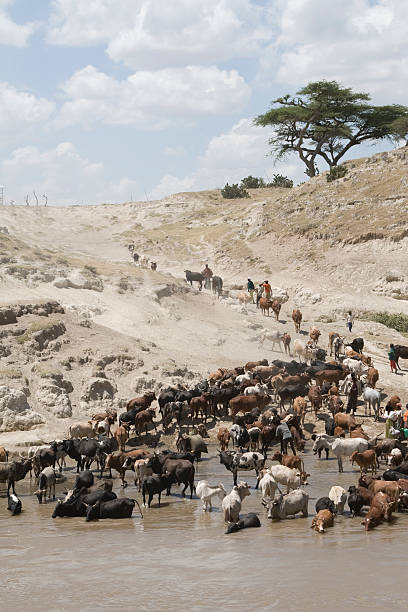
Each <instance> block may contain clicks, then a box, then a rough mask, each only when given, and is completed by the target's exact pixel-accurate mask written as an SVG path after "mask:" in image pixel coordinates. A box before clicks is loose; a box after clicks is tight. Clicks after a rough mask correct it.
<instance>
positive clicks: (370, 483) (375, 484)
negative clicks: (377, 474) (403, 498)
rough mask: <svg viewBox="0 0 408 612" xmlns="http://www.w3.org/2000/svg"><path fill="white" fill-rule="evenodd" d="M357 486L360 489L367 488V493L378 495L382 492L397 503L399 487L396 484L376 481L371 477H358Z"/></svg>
mask: <svg viewBox="0 0 408 612" xmlns="http://www.w3.org/2000/svg"><path fill="white" fill-rule="evenodd" d="M358 484H359V485H360V486H361V487H367V489H368V490H369V491H371V492H372V493H374V495H375V494H376V493H379V492H380V491H382V492H383V493H386V494H387V495H389V496H390V497H391V499H392V500H393V501H398V498H399V495H400V486H399V484H398V482H395V481H388V480H377V479H376V478H373V477H372V476H367V475H364V476H360V478H359V480H358Z"/></svg>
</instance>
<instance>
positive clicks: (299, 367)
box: [272, 359, 307, 376]
mask: <svg viewBox="0 0 408 612" xmlns="http://www.w3.org/2000/svg"><path fill="white" fill-rule="evenodd" d="M272 363H273V365H276V367H278V368H280V369H282V368H284V369H285V371H286V372H287V373H288V374H289V376H297V375H298V374H303V372H306V368H307V365H306V364H305V363H298V362H297V361H295V360H294V359H293V360H292V361H282V360H281V359H274V360H273V361H272Z"/></svg>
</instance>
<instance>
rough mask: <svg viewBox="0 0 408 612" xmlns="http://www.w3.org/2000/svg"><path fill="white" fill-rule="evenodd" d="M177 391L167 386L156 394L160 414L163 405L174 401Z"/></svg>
mask: <svg viewBox="0 0 408 612" xmlns="http://www.w3.org/2000/svg"><path fill="white" fill-rule="evenodd" d="M177 393H178V390H177V389H172V388H167V389H164V390H163V391H160V393H159V395H158V396H157V403H158V404H159V411H160V414H161V415H162V416H163V409H164V407H165V405H166V404H169V403H171V402H174V401H175V400H176V395H177Z"/></svg>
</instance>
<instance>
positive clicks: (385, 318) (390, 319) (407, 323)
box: [361, 311, 408, 333]
mask: <svg viewBox="0 0 408 612" xmlns="http://www.w3.org/2000/svg"><path fill="white" fill-rule="evenodd" d="M361 319H362V320H363V321H375V322H376V323H382V324H383V325H385V326H386V327H390V328H391V329H396V330H397V331H399V332H401V333H408V316H407V315H405V314H403V313H402V312H397V313H393V312H385V311H384V312H371V311H368V312H365V313H363V314H362V315H361Z"/></svg>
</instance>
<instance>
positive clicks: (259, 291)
mask: <svg viewBox="0 0 408 612" xmlns="http://www.w3.org/2000/svg"><path fill="white" fill-rule="evenodd" d="M263 290H264V288H263V284H262V283H260V284H259V285H258V287H257V289H256V307H257V308H259V300H260V299H261V297H262V294H263Z"/></svg>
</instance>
